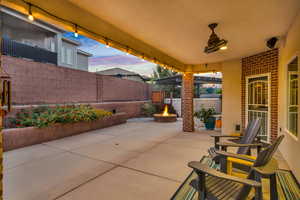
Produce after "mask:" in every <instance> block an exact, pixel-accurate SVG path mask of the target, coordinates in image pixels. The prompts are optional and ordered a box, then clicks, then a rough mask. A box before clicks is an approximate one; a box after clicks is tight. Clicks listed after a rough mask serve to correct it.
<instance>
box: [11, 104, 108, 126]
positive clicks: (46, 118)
mask: <svg viewBox="0 0 300 200" xmlns="http://www.w3.org/2000/svg"><path fill="white" fill-rule="evenodd" d="M111 115H112V113H111V112H107V111H104V110H100V109H94V108H92V107H91V106H90V105H79V106H75V105H69V106H56V107H53V108H50V107H38V108H34V109H32V110H30V111H29V110H21V111H20V112H19V113H17V114H16V117H14V118H10V119H9V121H10V123H11V125H12V126H13V127H20V128H21V127H30V126H35V127H38V128H43V127H48V126H51V125H52V124H55V123H75V122H82V121H93V120H97V119H101V118H103V117H107V116H111Z"/></svg>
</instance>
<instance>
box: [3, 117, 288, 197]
mask: <svg viewBox="0 0 300 200" xmlns="http://www.w3.org/2000/svg"><path fill="white" fill-rule="evenodd" d="M181 124H182V121H181V120H179V121H177V122H172V123H158V122H154V121H153V119H151V118H137V119H131V120H129V121H128V122H127V123H125V124H121V125H116V126H113V127H109V128H104V129H99V130H94V131H90V132H87V133H85V134H81V135H78V136H72V137H67V138H63V139H58V140H55V141H51V142H47V143H42V144H38V145H33V146H30V147H24V148H20V149H16V150H12V151H8V152H6V153H4V169H5V174H6V176H5V177H4V191H5V192H4V198H5V199H21V198H22V199H24V200H27V199H28V200H29V199H45V200H46V199H62V200H67V199H72V200H77V199H78V200H79V199H83V198H86V199H90V200H94V199H95V200H96V199H98V198H99V196H101V197H102V198H106V199H119V198H124V199H132V200H134V199H140V198H141V197H142V198H143V199H146V200H147V199H149V200H150V199H170V198H171V197H172V196H173V195H174V194H175V192H176V191H177V190H178V188H180V187H179V186H180V185H181V184H182V183H185V182H186V181H185V179H186V177H187V176H188V175H189V174H190V173H191V169H190V168H189V167H188V163H189V162H190V163H189V166H190V167H192V168H194V170H195V172H197V174H199V175H200V174H201V173H202V172H204V173H209V174H210V175H212V176H215V177H219V178H220V177H223V178H229V180H232V181H237V182H238V183H246V185H248V186H253V187H255V188H258V191H261V190H259V188H260V187H261V185H260V183H259V182H257V181H259V180H256V181H255V180H253V181H250V180H249V181H246V179H245V178H240V177H237V176H234V177H235V178H230V177H231V176H230V175H224V174H223V173H221V172H220V171H219V172H217V171H212V170H213V168H215V169H221V171H222V170H226V171H223V172H226V173H227V174H231V175H234V173H232V172H229V171H230V170H232V167H231V168H230V169H229V168H227V169H226V168H223V167H218V166H219V165H218V164H216V162H214V161H213V160H212V159H211V157H210V156H208V151H207V150H208V149H209V148H211V147H212V146H213V145H214V137H216V135H218V134H220V133H218V132H217V131H206V130H204V129H201V130H196V132H195V133H194V134H188V133H183V132H181V131H178V127H180V126H181ZM212 136H213V137H212ZM234 137H235V138H236V136H234ZM234 137H233V138H234ZM281 140H282V137H280V138H279V139H278V140H277V142H275V143H274V144H273V146H270V147H268V148H266V150H262V151H261V152H260V153H259V155H258V158H257V159H256V160H257V161H250V158H253V157H250V156H243V155H242V154H238V155H237V154H233V153H230V152H233V151H234V148H233V149H231V148H228V150H229V152H227V154H223V155H226V156H227V162H229V161H230V160H229V159H228V158H229V157H232V158H234V159H236V160H241V159H243V160H244V159H246V161H244V162H241V163H242V164H245V162H252V163H254V165H251V166H255V167H256V169H257V170H258V172H260V173H263V171H264V168H261V167H260V163H261V162H264V163H265V161H264V159H267V158H266V157H265V156H268V157H270V156H271V154H273V153H275V150H277V147H278V145H279V143H280V141H281ZM274 145H275V146H274ZM266 151H272V153H270V152H269V153H266ZM216 152H218V151H216ZM246 152H247V151H246ZM253 152H254V155H256V151H253ZM261 157H264V159H263V158H261ZM208 158H210V159H209V160H210V161H207V159H208ZM274 158H275V159H276V160H277V162H276V166H277V167H278V168H280V169H284V170H289V168H288V165H287V163H286V162H285V160H284V159H283V158H282V156H281V154H280V153H279V152H278V151H277V152H276V153H275V155H274ZM201 159H202V160H203V159H206V164H205V165H203V164H202V165H201V164H200V162H195V161H197V160H198V161H200V160H201ZM221 160H222V159H221ZM225 160H226V159H225ZM267 160H268V159H267ZM273 160H274V159H273ZM191 161H194V162H191ZM232 162H233V161H232ZM272 162H273V161H272ZM213 163H215V164H213ZM220 163H224V161H221V162H220ZM225 163H226V161H225ZM208 166H211V168H208ZM226 166H228V165H226ZM276 169H277V168H276ZM25 171H26V173H24V172H25ZM246 171H247V169H246ZM267 171H268V173H270V169H268V170H267ZM251 173H252V172H251ZM192 174H193V175H192V177H194V178H195V177H197V176H195V174H194V173H192ZM188 177H189V180H190V179H191V178H190V177H191V175H189V176H188ZM249 177H250V179H252V178H253V175H251V176H249ZM29 179H30V181H31V183H32V184H26V182H27V180H29ZM44 180H47V183H46V184H45V181H44ZM272 180H274V179H272ZM190 181H191V182H192V185H194V184H195V183H194V182H195V180H192V179H191V180H190ZM225 183H226V182H224V184H225ZM188 185H189V184H188ZM231 186H232V187H234V185H231ZM237 186H238V187H237V188H235V189H234V190H232V192H233V191H236V190H238V189H239V188H241V187H240V184H237ZM181 187H183V186H181ZM185 187H186V186H185ZM194 187H195V185H194ZM16 188H19V189H18V190H17V191H16ZM224 188H226V187H224ZM265 188H267V191H265ZM268 188H269V187H268V185H266V186H264V188H263V190H262V191H263V192H264V195H265V196H269V195H270V192H269V191H270V190H269V189H268ZM186 190H187V192H182V191H180V192H176V193H179V194H177V196H176V195H175V196H173V198H172V199H174V200H175V199H176V200H177V199H185V198H186V197H185V195H187V194H189V193H191V191H190V190H191V187H188V189H186ZM197 190H198V189H197V188H196V190H192V196H191V197H190V199H196V198H197V192H196V191H197ZM116 191H118V192H116ZM157 191H159V192H157ZM232 192H231V193H230V194H232ZM182 193H184V194H182ZM228 194H229V193H228ZM243 194H244V193H243ZM245 194H246V193H245ZM182 195H183V196H184V197H182ZM225 196H226V195H225ZM221 199H222V198H221ZM224 199H226V198H224ZM264 199H269V198H264Z"/></svg>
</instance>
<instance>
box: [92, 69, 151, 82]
mask: <svg viewBox="0 0 300 200" xmlns="http://www.w3.org/2000/svg"><path fill="white" fill-rule="evenodd" d="M95 73H97V74H102V75H107V76H115V77H124V76H138V77H140V78H141V79H142V80H143V81H148V80H149V77H146V76H142V75H140V74H138V73H135V72H132V71H128V70H125V69H121V68H118V67H115V68H112V69H106V70H102V71H97V72H95Z"/></svg>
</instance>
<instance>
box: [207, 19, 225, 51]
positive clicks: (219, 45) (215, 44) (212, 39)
mask: <svg viewBox="0 0 300 200" xmlns="http://www.w3.org/2000/svg"><path fill="white" fill-rule="evenodd" d="M217 26H218V24H217V23H212V24H209V25H208V27H209V28H210V29H211V31H212V33H211V35H210V36H209V39H208V42H207V46H206V47H205V48H204V52H205V53H213V52H216V51H218V50H220V49H221V50H226V49H227V42H228V41H227V40H224V39H220V38H219V37H218V36H217V34H216V33H215V30H214V29H215V28H216V27H217Z"/></svg>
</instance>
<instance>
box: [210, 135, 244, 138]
mask: <svg viewBox="0 0 300 200" xmlns="http://www.w3.org/2000/svg"><path fill="white" fill-rule="evenodd" d="M210 137H213V138H241V137H242V136H240V135H220V134H212V135H210Z"/></svg>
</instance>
